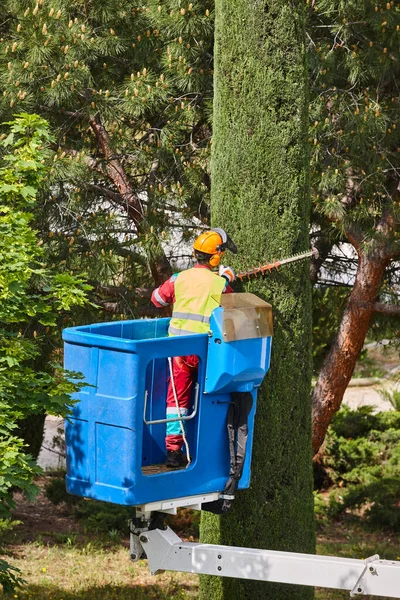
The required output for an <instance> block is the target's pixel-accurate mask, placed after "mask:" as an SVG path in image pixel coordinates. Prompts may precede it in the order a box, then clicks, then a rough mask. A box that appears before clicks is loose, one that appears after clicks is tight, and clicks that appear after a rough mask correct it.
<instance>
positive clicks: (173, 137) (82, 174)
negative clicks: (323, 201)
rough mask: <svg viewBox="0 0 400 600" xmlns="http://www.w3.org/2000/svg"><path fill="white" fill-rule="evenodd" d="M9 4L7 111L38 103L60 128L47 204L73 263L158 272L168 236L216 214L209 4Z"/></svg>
mask: <svg viewBox="0 0 400 600" xmlns="http://www.w3.org/2000/svg"><path fill="white" fill-rule="evenodd" d="M4 10H5V13H6V15H7V17H8V18H7V19H5V21H4V24H3V25H2V26H1V27H2V31H1V34H2V37H1V41H0V87H1V89H2V96H0V111H2V113H3V114H5V115H6V116H7V115H11V114H12V113H13V112H15V111H16V110H17V111H18V110H25V111H28V110H29V111H35V112H37V113H38V114H41V115H43V116H45V117H46V118H47V119H48V120H49V122H50V123H51V126H52V128H53V131H54V132H55V136H56V140H55V148H57V149H58V152H57V155H56V159H55V164H54V171H53V173H52V174H51V176H52V182H53V184H54V187H53V188H52V191H53V195H52V199H51V202H52V203H53V204H51V203H50V204H49V206H47V209H46V215H47V218H48V221H49V225H48V229H49V232H48V233H49V234H50V233H51V234H53V235H54V238H53V239H54V240H56V239H59V238H63V239H64V240H65V242H66V244H65V248H64V253H65V254H66V255H67V256H66V257H65V260H66V268H67V269H70V268H72V269H74V268H77V264H78V263H80V265H81V266H82V267H85V268H87V269H88V270H89V271H90V275H91V276H92V277H93V280H96V279H97V280H98V281H99V282H100V283H102V284H110V283H112V284H115V285H117V284H118V285H121V283H122V284H124V285H126V286H128V285H130V286H131V287H134V286H135V285H138V284H143V283H145V284H146V283H151V278H150V273H149V274H147V276H146V271H147V267H148V265H149V263H151V262H152V260H153V259H154V260H155V261H157V260H160V261H161V262H162V261H163V260H164V262H165V257H164V258H162V256H163V253H164V250H163V248H162V243H163V240H165V241H167V239H168V237H171V238H173V239H174V240H175V239H176V238H178V239H180V238H181V237H183V238H186V237H188V236H190V235H191V228H192V227H193V223H192V222H191V221H192V220H193V217H195V218H196V219H197V220H196V223H197V224H201V223H202V222H207V220H208V218H209V214H208V206H207V197H208V189H209V173H208V163H207V157H208V153H209V147H210V121H209V111H207V110H206V107H207V100H208V103H209V102H210V99H211V96H212V84H211V81H212V43H213V27H212V14H211V12H210V8H209V3H208V2H205V1H203V0H202V1H195V2H193V3H190V4H188V3H186V2H181V1H178V2H177V1H173V0H166V1H162V2H158V1H155V0H149V1H148V2H146V3H144V5H141V6H138V5H137V3H135V2H133V1H130V0H128V1H127V2H121V1H117V2H115V1H114V0H104V1H102V2H92V1H90V2H86V3H85V4H84V5H83V4H82V3H81V2H80V1H78V0H66V1H64V2H61V1H60V0H55V1H53V0H38V3H35V2H31V1H30V0H29V1H27V0H6V2H5V4H4ZM204 200H205V201H204ZM61 215H62V216H61ZM107 216H108V219H107V224H106V223H105V219H106V217H107ZM78 217H80V218H81V220H80V221H78ZM82 223H84V224H85V227H82ZM170 225H174V227H172V228H171V226H170ZM186 225H188V226H189V227H188V230H187V229H186V227H185V226H186ZM171 229H172V233H170V231H171ZM72 238H73V242H72V244H71V246H70V247H69V248H68V245H69V244H70V241H71V239H72ZM59 241H60V240H59ZM105 244H106V245H105ZM69 250H71V252H69ZM61 251H62V248H61V247H60V252H61ZM110 251H111V252H112V255H111V256H110ZM157 254H158V255H159V258H158V259H157ZM79 256H80V257H81V258H79ZM140 257H141V259H140ZM160 257H161V258H160ZM168 258H170V257H168ZM63 260H64V259H63ZM132 264H134V265H135V266H132ZM164 267H165V265H164ZM164 267H163V268H164ZM165 268H166V269H167V270H166V271H165V274H168V273H167V271H168V267H165ZM121 271H122V276H121ZM150 271H151V265H150ZM151 272H152V275H153V276H154V271H151ZM116 273H118V276H117V275H116ZM121 277H122V281H121Z"/></svg>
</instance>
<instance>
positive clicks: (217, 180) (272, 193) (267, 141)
mask: <svg viewBox="0 0 400 600" xmlns="http://www.w3.org/2000/svg"><path fill="white" fill-rule="evenodd" d="M304 5H305V3H304V2H303V1H302V0H293V1H292V2H290V3H289V2H287V0H275V1H272V0H270V1H268V2H267V1H265V0H264V1H261V0H217V1H216V33H215V35H216V39H215V97H214V129H213V155H212V215H213V225H215V226H220V227H224V228H226V229H227V231H228V232H229V234H230V235H231V237H232V238H233V240H234V241H235V243H236V244H237V246H238V249H239V255H238V258H237V259H236V262H235V264H234V265H233V266H236V267H237V268H243V267H245V266H247V267H251V265H257V264H260V263H262V262H267V261H270V260H273V259H278V258H280V257H284V256H287V255H290V254H292V253H294V252H300V251H302V250H305V249H307V248H308V246H309V240H308V231H309V210H310V206H309V196H308V189H307V187H308V177H307V173H308V153H307V111H306V107H307V91H306V90H307V74H306V64H305V28H304V24H305V23H304V22H305V15H304ZM230 259H231V257H229V259H227V260H230ZM308 271H309V265H308V264H307V263H306V262H303V263H296V264H294V265H292V266H290V267H284V268H282V271H280V272H275V273H273V274H272V275H268V276H267V277H266V278H265V279H264V280H256V281H255V282H252V283H249V284H245V285H244V286H243V288H244V289H243V291H252V292H255V293H256V294H258V295H259V296H261V297H262V298H264V299H265V300H267V301H268V302H270V303H271V304H272V306H273V311H274V328H275V335H274V339H273V344H272V362H271V369H270V372H269V373H268V375H267V377H266V381H265V383H264V385H263V387H262V389H261V391H260V392H259V395H258V408H257V416H256V427H255V437H254V447H253V460H252V483H251V488H250V489H249V490H246V491H243V492H239V493H238V495H237V498H236V500H235V502H234V508H233V509H232V512H231V513H230V514H227V515H224V516H222V517H215V516H214V515H210V514H206V513H203V515H202V526H201V539H202V541H203V542H206V543H219V544H227V545H236V546H245V547H253V548H254V547H255V548H266V549H276V550H289V551H296V552H311V553H312V552H313V551H314V548H315V534H314V515H313V498H312V452H311V393H310V392H311V358H310V348H311V296H310V285H309V279H308ZM312 596H313V591H312V589H311V588H307V587H294V586H284V585H281V584H273V583H261V582H251V581H244V580H235V579H224V578H217V577H214V578H213V577H205V576H204V577H202V578H201V584H200V597H201V598H202V599H204V600H206V599H207V600H209V599H212V600H216V599H220V598H224V599H227V600H228V598H229V600H235V599H240V600H246V599H249V600H250V599H252V600H253V599H254V598H256V597H258V598H262V599H263V600H265V599H269V600H286V599H287V600H289V599H290V600H300V599H301V600H305V599H310V598H312Z"/></svg>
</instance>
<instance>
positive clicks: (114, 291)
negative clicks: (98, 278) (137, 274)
mask: <svg viewBox="0 0 400 600" xmlns="http://www.w3.org/2000/svg"><path fill="white" fill-rule="evenodd" d="M92 285H93V284H92ZM94 289H95V291H96V292H97V293H98V294H104V295H107V296H112V297H115V298H117V297H120V298H122V297H123V298H128V299H130V300H134V299H135V298H137V297H139V298H150V297H151V294H152V292H153V290H154V288H153V287H150V288H144V287H138V288H134V289H133V290H129V289H128V288H126V287H123V286H116V285H100V284H94Z"/></svg>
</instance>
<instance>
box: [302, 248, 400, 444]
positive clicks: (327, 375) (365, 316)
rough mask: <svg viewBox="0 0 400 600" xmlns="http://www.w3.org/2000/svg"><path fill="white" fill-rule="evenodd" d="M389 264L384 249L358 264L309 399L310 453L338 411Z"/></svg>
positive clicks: (365, 256) (363, 257)
mask: <svg viewBox="0 0 400 600" xmlns="http://www.w3.org/2000/svg"><path fill="white" fill-rule="evenodd" d="M389 262H390V258H388V257H387V256H386V254H385V249H384V248H382V247H379V246H378V245H377V246H376V248H375V252H374V253H372V251H371V252H369V253H368V254H367V255H364V254H363V253H362V252H359V264H358V269H357V274H356V280H355V284H354V287H353V290H352V292H351V294H350V297H349V301H348V304H347V306H346V309H345V311H344V313H343V317H342V321H341V323H340V326H339V331H338V334H337V336H336V338H335V341H334V343H333V344H332V347H331V350H330V352H329V354H328V356H327V358H326V359H325V362H324V364H323V365H322V369H321V371H320V374H319V377H318V381H317V383H316V386H315V388H314V392H313V398H312V420H313V440H312V441H313V451H314V454H316V453H317V452H318V450H319V448H320V447H321V445H322V443H323V441H324V438H325V435H326V431H327V429H328V426H329V423H330V421H331V419H332V416H333V415H334V414H335V412H336V411H337V410H338V409H339V408H340V405H341V402H342V399H343V395H344V392H345V390H346V388H347V385H348V383H349V381H350V379H351V376H352V374H353V371H354V367H355V364H356V361H357V358H358V356H359V354H360V352H361V350H362V347H363V344H364V340H365V337H366V335H367V332H368V328H369V325H370V322H371V318H372V315H373V313H374V305H375V301H376V298H377V295H378V292H379V288H380V285H381V281H382V277H383V274H384V272H385V269H386V267H387V265H388V263H389Z"/></svg>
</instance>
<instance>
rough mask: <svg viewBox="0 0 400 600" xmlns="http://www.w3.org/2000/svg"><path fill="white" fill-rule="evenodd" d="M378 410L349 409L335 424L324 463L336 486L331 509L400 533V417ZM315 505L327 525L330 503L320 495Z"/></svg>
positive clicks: (344, 409) (328, 439) (345, 408)
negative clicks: (326, 502) (325, 516)
mask: <svg viewBox="0 0 400 600" xmlns="http://www.w3.org/2000/svg"><path fill="white" fill-rule="evenodd" d="M372 411H373V408H372V407H362V408H359V409H358V410H355V411H352V410H350V409H349V408H348V407H343V408H342V409H341V410H340V411H339V412H338V413H337V415H336V416H335V417H334V419H333V421H332V424H331V427H330V429H329V432H328V435H327V441H326V452H325V455H324V457H323V461H322V466H323V468H324V469H325V471H326V475H327V478H328V479H329V481H330V484H331V490H330V496H329V501H328V504H327V505H326V506H325V510H326V513H327V514H328V515H338V514H341V513H344V512H347V513H348V512H350V513H352V514H353V515H354V516H356V517H359V518H362V519H363V521H364V522H367V523H369V524H371V525H373V526H379V527H390V528H392V529H396V530H400V503H399V498H400V412H398V411H388V412H382V413H376V414H373V412H372ZM315 505H316V514H317V516H318V518H319V519H320V520H321V519H323V516H324V503H323V502H322V500H321V497H320V496H318V495H317V499H316V502H315Z"/></svg>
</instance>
